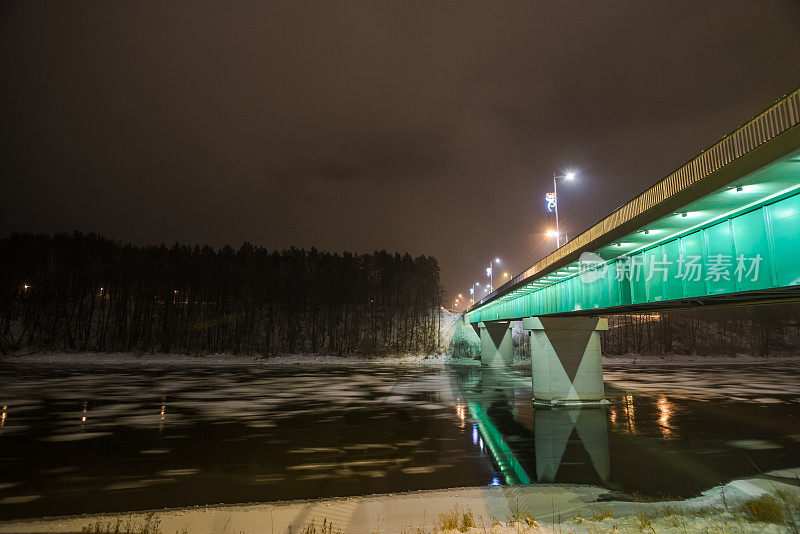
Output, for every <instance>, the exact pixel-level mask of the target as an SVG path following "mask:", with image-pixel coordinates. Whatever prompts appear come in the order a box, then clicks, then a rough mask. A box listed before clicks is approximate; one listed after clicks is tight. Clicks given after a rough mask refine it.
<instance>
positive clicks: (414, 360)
mask: <svg viewBox="0 0 800 534" xmlns="http://www.w3.org/2000/svg"><path fill="white" fill-rule="evenodd" d="M0 363H8V364H25V365H79V366H114V365H197V366H215V367H216V366H292V365H340V366H351V365H365V364H372V365H421V366H430V365H433V366H444V365H480V361H479V360H473V359H469V358H450V357H449V356H447V355H446V354H399V355H392V356H374V357H364V356H355V355H354V356H337V355H331V354H284V355H279V356H261V355H248V354H230V353H217V354H198V355H194V354H181V353H149V352H148V353H142V352H78V351H76V352H64V351H36V352H29V353H25V354H20V355H12V354H6V355H2V356H0ZM759 363H790V364H795V363H798V364H800V355H773V356H767V357H760V356H750V355H743V354H740V355H734V356H728V355H702V356H700V355H688V354H664V355H641V354H626V355H622V356H618V355H603V365H604V366H610V367H617V366H626V367H627V366H671V365H680V366H686V365H700V366H702V365H752V364H759ZM528 366H530V359H515V360H514V363H513V364H512V365H511V366H509V367H510V368H523V367H528Z"/></svg>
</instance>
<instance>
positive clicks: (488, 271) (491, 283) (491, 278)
mask: <svg viewBox="0 0 800 534" xmlns="http://www.w3.org/2000/svg"><path fill="white" fill-rule="evenodd" d="M494 262H495V263H497V264H498V265H500V258H495V259H494ZM486 276H488V277H489V293H491V292H492V291H494V269H493V268H492V260H489V266H488V267H487V268H486Z"/></svg>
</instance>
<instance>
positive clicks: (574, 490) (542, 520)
mask: <svg viewBox="0 0 800 534" xmlns="http://www.w3.org/2000/svg"><path fill="white" fill-rule="evenodd" d="M798 473H800V469H787V470H783V471H780V472H773V473H769V474H768V475H770V476H763V477H759V478H750V479H745V480H736V481H733V482H730V483H728V484H726V485H724V486H719V487H716V488H712V489H710V490H709V491H706V492H704V493H703V494H702V495H701V496H699V497H696V498H693V499H687V500H683V501H667V502H638V501H635V500H624V499H623V497H624V495H622V494H612V493H610V492H609V491H608V490H606V489H603V488H599V487H595V486H585V485H566V484H550V485H527V486H489V487H475V488H457V489H447V490H433V491H418V492H410V493H396V494H386V495H370V496H364V497H349V498H336V499H320V500H310V501H291V502H279V503H265V504H248V505H236V506H225V505H220V506H198V507H191V508H180V509H168V510H157V511H151V512H147V511H143V512H134V513H130V514H102V515H93V516H73V517H60V518H42V519H29V520H19V521H8V522H5V523H4V524H2V525H0V533H10V532H15V533H20V534H24V533H41V532H80V531H84V532H86V531H89V532H95V531H98V532H113V531H114V525H115V524H117V523H118V521H121V522H122V527H123V529H124V528H125V525H126V524H131V525H134V527H135V529H136V530H134V531H136V532H138V531H139V530H141V526H142V525H144V524H145V523H146V522H147V524H149V525H151V526H152V525H156V526H157V528H151V530H148V531H147V532H165V533H172V532H187V533H188V534H194V533H200V532H202V533H210V534H215V533H223V532H240V533H257V532H258V533H260V532H266V533H273V532H298V533H299V532H304V533H311V532H313V533H316V532H320V531H321V529H322V526H323V525H326V528H327V527H329V530H324V531H323V532H326V533H327V532H331V533H336V532H340V533H346V534H361V533H364V534H367V533H369V534H373V533H374V534H378V533H399V532H414V533H428V534H430V533H434V532H440V533H444V532H449V533H456V532H468V533H472V534H477V533H494V534H512V533H514V534H520V533H531V534H533V533H545V532H547V533H553V532H574V533H576V534H578V533H597V532H609V533H611V532H617V533H622V532H642V531H648V532H650V531H652V532H683V533H686V532H731V531H736V532H747V533H750V532H752V533H756V532H759V533H760V532H775V533H778V532H793V531H794V530H793V526H794V525H796V524H797V523H793V522H797V521H798V520H800V517H798V515H797V504H798V503H799V502H800V488H798V487H797V486H796V485H794V484H793V481H794V480H795V479H796V477H797V475H798ZM784 506H785V507H786V510H783V508H781V507H784ZM128 522H130V523H128ZM454 524H455V525H456V528H455V529H453V528H450V529H448V528H447V527H448V525H454ZM107 526H108V530H105V529H106V527H107ZM318 529H320V530H318Z"/></svg>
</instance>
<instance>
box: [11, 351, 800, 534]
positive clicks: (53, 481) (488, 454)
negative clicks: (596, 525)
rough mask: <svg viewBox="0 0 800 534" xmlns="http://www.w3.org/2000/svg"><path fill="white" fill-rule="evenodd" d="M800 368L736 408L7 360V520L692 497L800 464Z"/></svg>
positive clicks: (725, 403) (440, 377)
mask: <svg viewBox="0 0 800 534" xmlns="http://www.w3.org/2000/svg"><path fill="white" fill-rule="evenodd" d="M797 371H798V370H797V369H795V368H792V369H788V368H770V367H769V366H765V365H759V366H753V367H751V368H744V367H742V368H739V369H737V373H742V374H744V375H746V376H747V378H748V380H750V381H752V380H754V379H755V378H758V377H759V376H760V377H768V378H769V380H770V381H771V382H770V383H771V384H773V385H772V386H771V390H770V393H769V395H770V396H769V398H767V397H765V387H760V388H754V392H753V394H752V395H751V396H750V397H747V393H746V392H744V391H740V392H739V393H738V395H737V397H738V400H736V401H731V400H725V399H719V398H717V399H713V400H710V399H687V398H680V397H677V396H673V395H671V394H669V393H668V392H663V391H658V390H657V389H656V387H655V386H654V384H656V385H657V384H664V383H665V382H666V381H667V380H669V379H670V378H672V379H674V380H675V381H676V382H680V383H686V382H687V377H685V376H683V374H684V373H687V372H688V373H689V375H690V378H691V383H695V381H696V380H697V376H696V375H697V373H698V370H697V369H694V370H691V371H685V370H682V369H678V368H671V369H668V370H666V371H665V370H664V369H660V370H648V369H646V368H645V369H642V368H640V369H635V370H631V371H625V370H615V371H614V376H615V378H617V379H629V380H640V381H642V380H648V378H649V384H650V389H651V392H650V393H648V394H647V395H640V394H633V393H631V392H630V391H617V390H614V389H613V388H611V387H609V386H608V385H607V396H608V398H609V399H610V400H611V404H610V405H609V406H608V407H601V408H584V409H565V408H562V409H545V408H534V407H533V406H532V404H531V402H530V401H531V387H530V386H531V378H530V376H523V375H522V374H521V373H520V372H518V371H511V372H508V371H501V370H495V369H485V368H481V367H472V366H465V365H452V366H448V367H446V368H442V367H420V366H417V367H413V366H412V367H408V366H406V367H404V366H387V365H383V366H374V365H360V366H356V365H351V366H274V367H270V366H264V365H257V366H240V367H236V366H232V367H224V368H220V367H217V368H210V367H206V368H203V367H201V366H198V367H196V368H191V369H189V368H186V367H178V366H172V367H170V366H166V367H157V366H151V367H141V366H137V367H133V366H128V367H120V368H115V367H103V368H87V369H85V370H82V369H79V368H77V369H76V368H64V369H58V368H52V367H49V368H44V367H37V366H28V367H26V366H14V365H6V366H3V367H2V368H0V407H2V412H0V452H2V454H0V471H2V473H3V478H2V480H1V481H0V520H2V519H7V518H12V517H26V516H37V515H60V514H71V513H88V512H103V511H108V512H116V511H124V510H131V509H149V508H162V507H174V506H187V505H194V504H211V503H237V502H253V501H271V500H281V499H295V498H312V497H330V496H339V495H356V494H366V493H381V492H391V491H408V490H415V489H434V488H445V487H458V486H474V485H486V484H528V483H552V482H555V483H588V484H596V485H601V486H605V487H607V488H609V489H615V490H621V491H625V492H631V493H633V492H637V493H639V494H641V495H649V496H658V495H660V494H668V495H672V496H678V497H681V496H685V497H688V496H692V495H696V494H697V493H698V492H700V491H702V490H705V489H707V488H709V487H712V486H715V485H718V484H722V483H725V482H728V481H729V480H731V479H733V478H739V477H742V476H751V475H754V474H757V473H758V470H759V469H760V470H763V471H769V470H770V469H780V468H786V467H794V466H797V465H800V450H798V440H800V431H799V430H798V426H797V421H798V420H800V411H798V405H799V403H798V398H797V394H796V391H797V388H796V387H794V386H793V385H792V384H794V382H793V379H794V378H793V377H795V376H797V375H798V372H797ZM713 376H714V377H717V378H718V379H719V377H721V376H724V375H723V374H722V373H721V372H718V373H716V374H714V375H713ZM737 376H738V375H737ZM725 380H726V381H727V382H728V385H727V386H726V387H727V388H728V390H730V388H731V387H732V386H731V383H732V382H733V381H734V377H733V375H728V376H727V377H726V378H725ZM765 380H766V379H765ZM762 382H764V381H762ZM781 388H784V389H785V394H781ZM767 401H769V402H767ZM756 466H757V467H756Z"/></svg>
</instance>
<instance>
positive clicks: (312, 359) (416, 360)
mask: <svg viewBox="0 0 800 534" xmlns="http://www.w3.org/2000/svg"><path fill="white" fill-rule="evenodd" d="M448 361H449V359H448V357H447V356H446V355H444V354H398V355H390V356H375V357H364V356H357V355H352V356H336V355H329V354H285V355H281V356H270V357H266V356H259V355H245V354H205V355H197V356H195V355H191V354H172V353H166V354H160V353H137V352H113V353H98V352H36V353H31V354H24V355H20V356H12V355H6V356H2V357H0V364H2V363H16V364H30V365H56V366H59V365H70V366H91V367H94V366H126V365H169V366H173V365H174V366H211V367H217V366H220V367H226V366H247V365H364V364H372V365H401V364H411V365H444V364H445V363H447V362H448Z"/></svg>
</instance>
